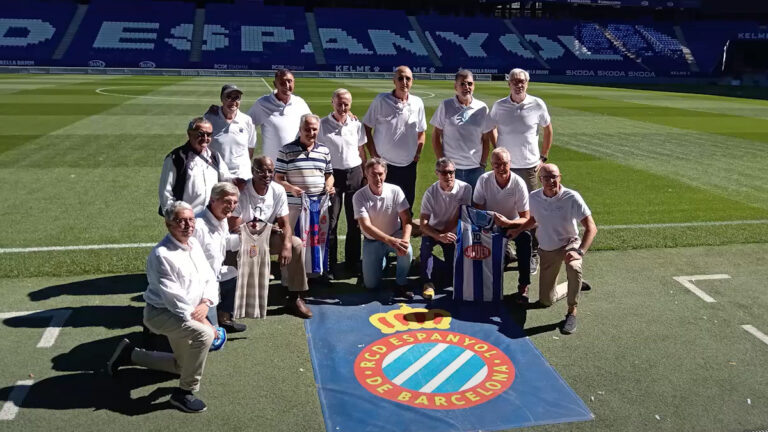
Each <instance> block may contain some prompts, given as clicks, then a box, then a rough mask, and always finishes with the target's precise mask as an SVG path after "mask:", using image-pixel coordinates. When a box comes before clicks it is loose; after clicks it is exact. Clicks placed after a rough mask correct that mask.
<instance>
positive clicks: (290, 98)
mask: <svg viewBox="0 0 768 432" xmlns="http://www.w3.org/2000/svg"><path fill="white" fill-rule="evenodd" d="M272 99H274V101H273V102H275V103H276V104H278V105H284V106H288V105H290V104H292V103H293V95H291V97H289V98H288V103H283V101H281V100H280V99H278V98H277V90H273V91H272Z"/></svg>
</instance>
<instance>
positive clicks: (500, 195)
mask: <svg viewBox="0 0 768 432" xmlns="http://www.w3.org/2000/svg"><path fill="white" fill-rule="evenodd" d="M491 166H492V167H493V171H489V172H487V173H485V174H483V175H481V176H480V178H479V179H478V180H477V186H475V193H474V195H473V197H472V201H474V203H475V204H474V205H475V207H477V208H479V209H482V210H490V211H492V212H494V220H495V222H496V225H498V226H500V227H502V228H505V229H506V230H507V237H509V238H511V239H513V240H514V242H515V249H516V251H517V257H518V260H517V265H518V273H519V275H518V278H517V291H518V292H517V296H518V301H521V302H527V301H528V286H529V285H530V284H531V272H530V268H529V267H528V266H529V265H530V258H531V233H530V232H529V231H526V230H524V229H523V228H522V227H523V226H524V224H525V223H526V222H527V221H528V217H529V216H530V213H529V211H528V191H527V190H525V184H524V183H523V179H521V178H520V176H517V175H515V174H514V173H513V172H512V171H511V170H510V169H509V152H508V151H507V149H505V148H501V147H500V148H497V149H494V150H493V152H491Z"/></svg>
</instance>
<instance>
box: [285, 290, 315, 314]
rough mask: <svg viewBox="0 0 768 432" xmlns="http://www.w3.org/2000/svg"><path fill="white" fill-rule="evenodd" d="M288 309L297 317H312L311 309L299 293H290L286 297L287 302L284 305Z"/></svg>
mask: <svg viewBox="0 0 768 432" xmlns="http://www.w3.org/2000/svg"><path fill="white" fill-rule="evenodd" d="M286 307H287V308H288V310H289V311H291V312H292V313H293V314H294V315H296V316H297V317H299V318H304V319H309V318H312V311H311V310H310V309H309V306H307V304H306V303H304V299H303V298H301V296H300V295H298V293H297V294H293V293H291V296H290V297H289V298H288V304H287V305H286Z"/></svg>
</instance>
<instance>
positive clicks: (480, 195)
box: [472, 171, 528, 220]
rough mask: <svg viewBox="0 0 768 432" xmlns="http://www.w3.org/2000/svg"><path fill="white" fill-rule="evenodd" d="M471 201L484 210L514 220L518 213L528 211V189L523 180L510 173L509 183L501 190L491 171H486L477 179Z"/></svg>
mask: <svg viewBox="0 0 768 432" xmlns="http://www.w3.org/2000/svg"><path fill="white" fill-rule="evenodd" d="M472 200H473V201H474V202H476V203H477V204H479V205H481V206H483V207H484V208H485V209H486V210H490V211H494V212H496V213H499V214H500V215H502V216H504V217H505V218H507V219H509V220H515V219H517V218H518V217H520V215H519V213H520V212H523V211H527V210H528V189H527V188H526V186H525V182H524V181H523V179H522V178H520V176H519V175H517V174H515V173H510V179H509V182H507V185H506V186H504V187H503V188H502V187H500V186H499V184H498V183H497V182H496V176H495V175H494V173H493V171H488V172H487V173H485V174H483V175H481V176H480V178H478V179H477V184H476V185H475V194H474V196H473V197H472Z"/></svg>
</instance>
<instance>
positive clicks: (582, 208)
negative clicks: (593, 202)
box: [573, 191, 592, 221]
mask: <svg viewBox="0 0 768 432" xmlns="http://www.w3.org/2000/svg"><path fill="white" fill-rule="evenodd" d="M573 196H574V198H575V199H574V203H573V213H574V219H576V220H577V221H581V220H582V219H584V218H585V217H587V216H589V215H591V214H592V211H591V210H590V209H589V207H587V203H586V202H585V201H584V198H582V197H581V195H580V194H579V193H578V192H576V191H574V192H573Z"/></svg>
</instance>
